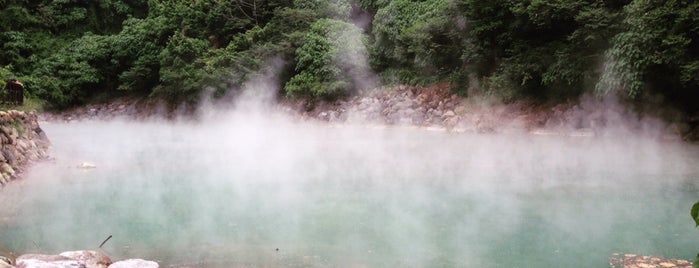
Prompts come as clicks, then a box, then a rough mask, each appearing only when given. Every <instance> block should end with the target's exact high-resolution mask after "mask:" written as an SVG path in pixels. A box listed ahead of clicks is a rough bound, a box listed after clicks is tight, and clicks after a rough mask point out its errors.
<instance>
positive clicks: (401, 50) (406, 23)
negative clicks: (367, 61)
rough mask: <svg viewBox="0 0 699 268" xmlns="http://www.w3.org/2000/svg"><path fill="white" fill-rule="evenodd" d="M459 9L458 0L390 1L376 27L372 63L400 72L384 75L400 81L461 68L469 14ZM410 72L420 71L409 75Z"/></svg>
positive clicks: (378, 15) (436, 74) (379, 17)
mask: <svg viewBox="0 0 699 268" xmlns="http://www.w3.org/2000/svg"><path fill="white" fill-rule="evenodd" d="M458 10H459V7H458V5H457V3H456V2H455V1H437V0H432V1H417V2H416V1H409V0H399V1H390V3H388V4H387V5H385V6H382V7H380V8H378V10H377V12H376V16H375V17H374V21H373V30H372V33H373V35H374V42H373V44H372V45H371V53H372V65H373V66H374V67H375V68H377V69H378V70H390V71H389V72H388V73H389V74H398V76H397V77H396V76H393V77H391V76H390V75H384V77H386V78H387V79H389V80H393V81H398V82H413V81H409V80H414V78H416V77H417V78H421V77H422V78H424V79H429V78H430V76H444V75H447V74H449V73H451V72H455V71H458V70H460V69H461V66H462V61H461V60H460V56H461V53H462V52H461V50H462V47H463V45H464V42H465V40H466V35H467V31H466V18H464V17H463V16H462V15H461V14H460V12H459V11H458ZM401 69H403V70H401ZM408 73H415V74H418V75H405V74H408ZM424 79H417V80H418V81H419V80H424Z"/></svg>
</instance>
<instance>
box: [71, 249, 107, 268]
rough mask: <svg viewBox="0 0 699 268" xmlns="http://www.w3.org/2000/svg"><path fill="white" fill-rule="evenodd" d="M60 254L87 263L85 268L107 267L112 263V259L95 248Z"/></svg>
mask: <svg viewBox="0 0 699 268" xmlns="http://www.w3.org/2000/svg"><path fill="white" fill-rule="evenodd" d="M58 255H61V256H64V257H67V258H70V259H73V260H76V261H79V262H81V263H82V264H83V265H85V268H106V267H107V266H109V265H110V264H112V260H111V259H109V257H107V255H104V254H102V253H100V252H97V251H94V250H78V251H67V252H63V253H61V254H58Z"/></svg>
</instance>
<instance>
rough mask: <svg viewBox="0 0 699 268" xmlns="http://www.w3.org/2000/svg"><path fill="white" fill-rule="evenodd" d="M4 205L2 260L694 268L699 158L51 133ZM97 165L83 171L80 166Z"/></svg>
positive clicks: (667, 145) (151, 126)
mask: <svg viewBox="0 0 699 268" xmlns="http://www.w3.org/2000/svg"><path fill="white" fill-rule="evenodd" d="M42 127H43V128H44V130H45V131H46V133H47V134H48V136H49V137H50V139H51V141H52V143H53V150H52V153H51V155H52V156H53V157H54V159H53V160H51V161H47V162H43V163H40V164H37V165H35V166H34V167H33V168H32V169H31V171H30V172H28V173H26V174H25V179H24V180H21V181H17V182H15V183H12V184H10V185H8V186H7V187H5V188H4V189H2V190H1V191H0V202H2V206H1V207H2V208H1V209H0V255H10V254H11V253H14V254H17V253H27V252H43V253H59V252H62V251H67V250H74V249H95V248H97V247H98V246H99V244H100V243H101V242H102V241H103V240H104V239H105V238H107V237H108V236H109V235H112V236H113V237H112V238H111V239H110V240H109V241H107V242H106V243H105V245H104V246H103V248H102V249H101V250H102V251H104V252H105V253H107V255H109V256H111V257H112V258H113V259H116V260H118V259H124V258H136V257H138V258H144V259H152V260H156V261H158V262H160V264H161V266H163V267H168V266H170V265H173V266H189V267H237V266H245V267H263V266H273V267H280V266H281V267H288V266H302V267H314V266H315V267H338V266H339V267H348V266H349V267H377V266H378V267H443V266H451V267H608V257H609V256H610V255H611V254H612V253H616V252H620V253H637V254H652V255H662V256H666V257H674V258H685V259H691V258H693V257H694V256H695V255H696V254H697V251H699V231H697V229H695V228H694V226H693V221H692V220H691V218H690V216H689V208H690V206H691V205H692V204H693V203H694V202H696V201H697V200H699V165H696V162H697V160H698V159H699V148H697V147H696V146H693V145H687V144H681V143H677V142H668V141H659V140H657V139H652V138H641V137H633V136H624V135H621V136H611V137H607V138H591V137H561V136H537V135H531V134H524V133H523V134H516V133H512V134H491V135H477V134H467V133H448V132H435V131H426V130H418V129H406V128H401V129H399V128H372V127H366V126H334V125H316V124H311V123H300V122H294V120H293V119H288V118H284V117H281V116H270V117H269V118H268V117H266V116H263V115H245V116H243V115H240V116H235V115H231V116H221V117H217V118H214V119H211V120H205V121H204V122H199V123H189V122H180V123H160V122H127V121H114V122H101V123H100V122H83V123H73V124H63V123H43V124H42ZM84 161H87V162H91V163H94V164H95V165H96V168H94V169H80V168H77V166H78V165H79V164H80V163H81V162H84Z"/></svg>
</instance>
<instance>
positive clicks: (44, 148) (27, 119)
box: [0, 110, 50, 185]
mask: <svg viewBox="0 0 699 268" xmlns="http://www.w3.org/2000/svg"><path fill="white" fill-rule="evenodd" d="M49 146H50V143H49V140H48V138H47V137H46V134H45V133H44V131H43V130H42V129H41V127H39V123H38V121H37V115H36V113H34V112H29V113H26V112H22V111H15V110H10V111H7V112H4V111H0V185H4V184H6V183H8V182H9V181H10V180H13V179H15V178H17V177H18V175H19V173H21V171H22V170H23V169H24V168H25V167H26V166H27V165H28V164H29V163H31V162H32V161H37V160H40V159H45V158H47V157H48V155H47V154H48V150H49Z"/></svg>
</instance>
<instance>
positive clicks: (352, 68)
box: [284, 19, 366, 99]
mask: <svg viewBox="0 0 699 268" xmlns="http://www.w3.org/2000/svg"><path fill="white" fill-rule="evenodd" d="M364 42H365V37H364V36H363V34H362V33H361V30H360V29H359V28H357V27H356V26H354V25H352V24H349V23H346V22H343V21H339V20H334V19H320V20H317V21H316V22H315V23H313V24H312V25H311V30H310V32H309V33H308V34H306V36H305V37H304V40H303V45H302V46H301V47H299V48H298V49H297V50H296V61H297V65H296V70H297V72H298V73H297V74H296V75H294V76H293V77H292V78H291V80H290V81H289V82H288V83H286V85H285V87H284V88H285V90H286V92H287V95H289V96H304V97H308V98H312V99H316V98H326V99H332V98H335V97H338V96H341V95H344V94H347V93H348V92H349V91H351V90H353V89H355V88H356V87H357V86H358V84H357V81H356V79H357V76H360V75H361V74H362V71H365V70H364V69H363V68H365V66H363V65H362V64H363V62H362V60H363V59H365V58H366V50H365V46H364Z"/></svg>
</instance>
